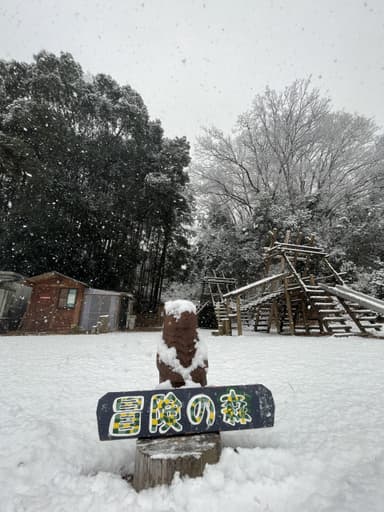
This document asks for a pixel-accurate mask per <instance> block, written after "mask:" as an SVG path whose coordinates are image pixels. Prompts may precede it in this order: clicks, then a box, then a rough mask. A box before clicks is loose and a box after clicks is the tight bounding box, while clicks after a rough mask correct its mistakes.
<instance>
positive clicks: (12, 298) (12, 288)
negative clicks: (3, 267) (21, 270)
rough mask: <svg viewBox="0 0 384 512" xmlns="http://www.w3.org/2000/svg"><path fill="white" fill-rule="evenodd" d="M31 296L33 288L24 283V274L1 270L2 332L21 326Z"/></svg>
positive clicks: (0, 321)
mask: <svg viewBox="0 0 384 512" xmlns="http://www.w3.org/2000/svg"><path fill="white" fill-rule="evenodd" d="M30 296H31V288H30V287H29V286H26V285H25V284H24V276H22V275H21V274H17V273H16V272H6V271H0V332H8V331H14V330H16V329H17V328H18V327H19V325H20V322H21V319H22V318H23V315H24V313H25V310H26V308H27V304H28V300H29V298H30Z"/></svg>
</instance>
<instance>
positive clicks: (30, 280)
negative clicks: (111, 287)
mask: <svg viewBox="0 0 384 512" xmlns="http://www.w3.org/2000/svg"><path fill="white" fill-rule="evenodd" d="M52 277H61V278H64V279H69V280H71V281H74V282H75V283H79V284H82V285H83V286H85V287H86V288H88V287H89V285H88V284H86V283H83V282H82V281H79V280H78V279H74V278H73V277H69V276H66V275H65V274H61V273H60V272H56V270H53V271H52V272H45V273H44V274H39V275H38V276H33V277H28V278H27V279H26V280H25V282H27V283H30V284H32V285H33V284H36V283H39V282H40V281H45V280H47V279H50V278H52Z"/></svg>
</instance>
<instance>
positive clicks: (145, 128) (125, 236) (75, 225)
mask: <svg viewBox="0 0 384 512" xmlns="http://www.w3.org/2000/svg"><path fill="white" fill-rule="evenodd" d="M189 159H190V158H189V144H188V143H187V141H186V139H185V138H184V137H181V138H175V139H172V140H170V139H167V138H165V137H164V136H163V130H162V127H161V124H160V121H151V120H150V119H149V115H148V112H147V109H146V106H145V105H144V103H143V100H142V98H141V97H140V95H139V94H138V93H137V92H136V91H134V90H133V89H132V88H131V87H129V86H128V85H125V86H120V85H119V84H117V83H116V82H115V81H114V80H112V79H111V78H110V77H109V76H106V75H103V74H99V75H97V76H94V77H89V76H86V75H85V74H84V73H83V71H82V69H81V67H80V65H79V64H78V63H76V62H75V61H74V59H73V58H72V56H71V55H70V54H68V53H62V54H61V55H60V56H55V55H53V54H49V53H47V52H44V51H43V52H41V53H39V54H38V55H37V56H35V57H34V61H33V63H31V64H26V63H21V62H15V61H11V62H4V61H2V62H0V239H1V245H0V268H1V269H3V270H11V271H16V272H19V273H21V274H24V275H27V276H31V275H36V274H39V273H43V272H47V271H51V270H57V271H59V272H62V273H64V274H67V275H69V276H71V277H74V278H76V279H79V280H81V281H85V282H86V283H89V284H91V285H93V286H95V287H100V288H109V289H115V290H134V291H135V294H136V297H137V300H138V304H139V306H140V307H142V308H147V309H151V308H153V307H155V306H156V304H157V303H158V300H159V297H160V293H161V288H162V283H163V279H164V278H165V277H166V276H167V269H172V267H174V266H175V265H177V264H178V263H177V262H178V258H180V254H183V251H184V250H185V248H186V247H187V246H188V240H187V237H186V235H187V232H186V226H187V225H188V223H189V222H190V219H191V209H190V203H191V201H190V199H189V197H188V194H189V191H188V189H187V184H188V174H187V172H186V171H185V168H186V167H187V166H188V164H189Z"/></svg>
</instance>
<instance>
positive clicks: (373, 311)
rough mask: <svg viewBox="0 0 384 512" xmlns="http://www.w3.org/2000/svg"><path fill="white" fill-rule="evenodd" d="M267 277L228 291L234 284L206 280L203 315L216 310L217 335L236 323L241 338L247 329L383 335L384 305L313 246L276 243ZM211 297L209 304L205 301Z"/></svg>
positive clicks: (268, 253) (268, 255)
mask: <svg viewBox="0 0 384 512" xmlns="http://www.w3.org/2000/svg"><path fill="white" fill-rule="evenodd" d="M264 260H265V274H266V276H265V277H264V278H263V279H261V280H259V281H256V282H254V283H251V284H248V285H246V286H243V287H241V288H237V289H232V290H230V289H229V288H230V286H231V285H232V286H233V285H234V282H235V281H234V279H229V278H226V277H225V276H217V275H214V276H212V277H205V278H204V279H203V293H202V301H201V304H202V306H201V307H200V309H199V310H198V312H199V313H203V312H204V309H205V308H206V307H207V306H208V305H211V306H212V305H213V307H214V310H215V315H216V320H217V326H218V330H217V331H216V334H230V333H231V322H232V321H234V322H235V323H236V326H237V333H238V334H239V335H241V334H242V332H243V325H244V324H246V325H248V326H251V325H252V327H253V328H254V330H255V331H261V332H270V331H271V330H272V329H274V330H275V331H276V332H277V333H287V334H293V335H295V334H307V335H308V334H315V335H320V334H322V335H328V336H329V335H331V334H333V335H334V336H353V335H357V334H359V335H364V336H367V335H377V334H381V333H382V332H383V327H384V301H382V300H379V299H376V298H374V297H370V296H368V295H365V294H363V293H360V292H357V291H355V290H353V289H351V288H349V287H348V286H347V285H346V284H345V282H344V280H343V278H342V274H340V273H338V272H337V271H336V270H335V269H334V268H333V266H332V265H331V263H330V262H329V260H328V255H327V253H326V252H325V251H324V250H323V249H322V248H321V247H317V246H315V245H314V240H313V238H312V239H310V240H309V243H307V244H299V243H297V244H292V243H289V234H288V235H287V236H286V239H285V241H284V242H278V241H276V233H274V236H273V237H272V242H271V245H270V246H269V247H267V248H266V249H265V257H264ZM207 298H208V300H207Z"/></svg>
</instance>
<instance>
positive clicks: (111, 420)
mask: <svg viewBox="0 0 384 512" xmlns="http://www.w3.org/2000/svg"><path fill="white" fill-rule="evenodd" d="M274 413H275V405H274V401H273V397H272V393H271V392H270V391H269V389H267V388H266V387H264V386H263V385H261V384H253V385H245V386H244V385H234V386H221V387H202V388H200V387H199V388H171V389H161V388H160V389H156V390H152V391H127V392H125V391H123V392H113V393H107V394H106V395H104V396H103V397H102V398H100V400H99V402H98V405H97V423H98V428H99V437H100V440H101V441H107V440H113V439H125V438H130V439H131V438H135V437H141V438H143V437H164V436H175V435H186V434H202V433H207V432H220V431H224V430H239V429H250V428H263V427H272V426H273V422H274Z"/></svg>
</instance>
